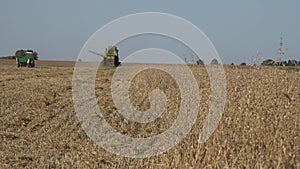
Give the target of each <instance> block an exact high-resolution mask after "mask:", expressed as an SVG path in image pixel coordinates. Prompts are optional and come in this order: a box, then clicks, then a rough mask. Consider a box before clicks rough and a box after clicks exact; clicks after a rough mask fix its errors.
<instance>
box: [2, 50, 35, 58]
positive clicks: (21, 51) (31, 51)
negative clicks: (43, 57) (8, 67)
mask: <svg viewBox="0 0 300 169" xmlns="http://www.w3.org/2000/svg"><path fill="white" fill-rule="evenodd" d="M26 52H30V53H32V56H33V58H34V60H38V59H39V57H38V53H37V52H36V51H33V50H30V49H27V50H24V49H20V50H17V51H16V53H15V55H14V56H4V57H0V59H16V58H20V57H22V56H24V55H25V54H26Z"/></svg>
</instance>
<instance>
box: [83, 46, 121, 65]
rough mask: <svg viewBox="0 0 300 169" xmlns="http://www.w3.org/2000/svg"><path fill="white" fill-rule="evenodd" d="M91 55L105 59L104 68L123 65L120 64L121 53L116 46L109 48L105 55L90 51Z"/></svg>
mask: <svg viewBox="0 0 300 169" xmlns="http://www.w3.org/2000/svg"><path fill="white" fill-rule="evenodd" d="M89 52H90V53H92V54H95V55H98V56H101V57H103V61H102V62H101V66H104V67H118V66H120V65H121V62H119V51H118V49H117V47H116V46H108V47H107V48H106V50H105V53H104V54H101V53H97V52H94V51H92V50H89Z"/></svg>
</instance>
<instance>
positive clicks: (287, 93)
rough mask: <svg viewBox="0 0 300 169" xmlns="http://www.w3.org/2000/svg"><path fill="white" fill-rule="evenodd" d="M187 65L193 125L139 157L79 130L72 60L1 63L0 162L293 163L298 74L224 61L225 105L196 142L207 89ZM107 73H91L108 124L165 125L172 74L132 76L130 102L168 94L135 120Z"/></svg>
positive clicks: (299, 152)
mask: <svg viewBox="0 0 300 169" xmlns="http://www.w3.org/2000/svg"><path fill="white" fill-rule="evenodd" d="M70 65H72V64H70ZM124 66H126V65H124ZM190 68H191V70H192V72H193V74H194V76H195V78H196V80H197V82H198V85H199V95H200V96H201V102H200V103H199V104H200V108H199V112H198V116H197V119H196V123H195V124H194V125H193V127H192V130H191V132H190V133H189V134H188V135H187V136H186V137H185V138H184V139H183V140H182V141H181V142H180V143H179V144H177V145H176V146H175V147H173V148H172V149H170V150H169V151H167V152H165V153H163V154H160V155H157V156H153V157H149V158H144V159H141V158H128V157H121V156H117V155H115V154H112V153H110V152H107V151H106V150H104V149H103V148H101V147H100V146H98V145H97V144H96V143H94V142H93V141H92V140H91V139H90V138H89V137H88V136H87V135H86V133H85V132H84V130H83V129H82V128H81V124H80V122H79V120H78V119H77V117H76V112H75V110H74V106H73V100H72V76H73V68H72V67H71V66H69V67H67V66H66V67H55V66H52V65H51V66H48V67H47V66H45V67H37V68H34V69H30V68H15V67H14V66H11V65H6V64H0V89H1V93H0V141H1V145H0V168H23V167H24V168H153V169H154V168H300V149H299V148H300V126H299V124H300V72H297V71H289V70H288V69H279V68H277V67H261V66H258V67H251V66H224V69H225V73H226V80H227V91H226V92H227V100H226V104H225V111H224V114H223V116H222V118H221V121H220V122H219V125H218V127H217V129H216V130H215V131H214V133H213V134H212V135H211V137H210V138H209V140H207V141H206V142H205V143H203V144H198V142H197V141H198V137H199V133H200V132H201V129H202V126H203V122H204V120H205V118H206V116H207V113H208V109H209V106H210V101H209V99H210V93H211V90H210V84H209V79H208V75H207V72H206V71H205V68H204V67H203V66H196V65H193V66H190ZM114 71H115V69H101V70H99V71H98V73H97V78H96V88H95V91H96V96H97V99H98V105H99V107H100V109H101V110H102V112H103V115H104V117H105V118H106V120H107V122H109V124H110V125H111V126H112V127H114V129H115V130H116V131H118V132H120V133H122V134H125V135H128V136H132V137H150V136H153V135H157V134H159V133H162V132H163V131H164V130H166V129H168V128H169V127H170V125H171V124H172V122H173V121H174V119H175V118H176V117H177V115H178V114H177V112H178V110H179V104H180V97H179V96H180V91H179V89H178V85H177V84H176V82H175V81H174V79H172V77H170V76H169V75H168V74H167V73H165V72H162V71H160V70H155V69H150V70H146V71H143V72H140V73H139V74H138V75H137V76H136V77H135V78H134V79H133V80H132V83H131V86H130V100H131V101H132V104H133V105H134V106H135V107H136V108H137V109H138V110H141V111H145V110H147V109H149V107H150V103H149V101H148V100H147V98H148V94H149V92H151V91H152V90H153V89H156V88H159V89H161V90H163V91H164V93H165V95H166V97H167V98H168V101H167V108H166V111H165V112H164V113H163V115H162V116H161V118H160V119H158V120H155V121H153V122H151V123H149V124H139V123H136V122H131V121H126V119H124V117H122V116H121V115H120V114H119V113H118V111H117V110H116V108H115V105H114V104H113V101H112V96H111V89H110V87H111V81H112V77H113V74H114Z"/></svg>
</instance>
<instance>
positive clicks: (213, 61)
mask: <svg viewBox="0 0 300 169" xmlns="http://www.w3.org/2000/svg"><path fill="white" fill-rule="evenodd" d="M210 64H211V65H219V62H218V60H217V59H213V60H212V61H211V62H210Z"/></svg>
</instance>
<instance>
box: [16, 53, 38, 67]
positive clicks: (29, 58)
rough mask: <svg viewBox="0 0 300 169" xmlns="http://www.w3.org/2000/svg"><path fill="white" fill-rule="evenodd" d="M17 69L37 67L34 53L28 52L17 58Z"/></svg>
mask: <svg viewBox="0 0 300 169" xmlns="http://www.w3.org/2000/svg"><path fill="white" fill-rule="evenodd" d="M16 64H17V67H35V61H34V54H33V52H32V51H26V52H24V53H23V54H22V56H18V57H16Z"/></svg>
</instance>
